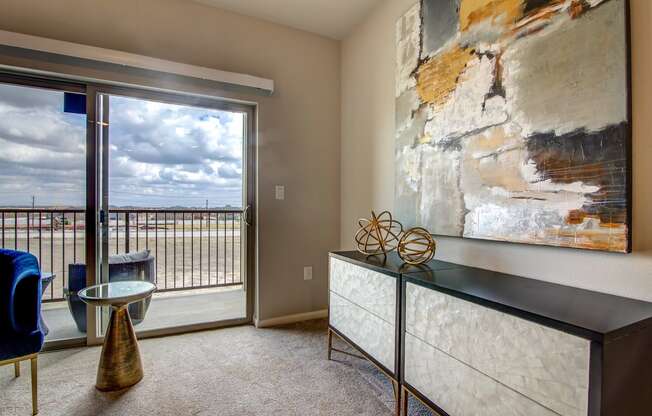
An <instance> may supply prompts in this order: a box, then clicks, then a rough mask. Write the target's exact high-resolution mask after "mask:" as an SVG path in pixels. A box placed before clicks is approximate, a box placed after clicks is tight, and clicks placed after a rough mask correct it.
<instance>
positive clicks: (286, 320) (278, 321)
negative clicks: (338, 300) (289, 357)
mask: <svg viewBox="0 0 652 416" xmlns="http://www.w3.org/2000/svg"><path fill="white" fill-rule="evenodd" d="M327 316H328V309H322V310H320V311H313V312H305V313H297V314H294V315H286V316H279V317H277V318H270V319H260V320H259V319H256V320H255V322H254V323H255V324H256V328H269V327H272V326H279V325H287V324H293V323H295V322H303V321H310V320H313V319H321V318H326V317H327Z"/></svg>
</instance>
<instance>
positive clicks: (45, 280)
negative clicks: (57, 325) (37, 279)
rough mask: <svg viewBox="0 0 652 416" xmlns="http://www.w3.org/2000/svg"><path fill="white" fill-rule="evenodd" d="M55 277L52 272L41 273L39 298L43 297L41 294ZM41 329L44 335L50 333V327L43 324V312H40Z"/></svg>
mask: <svg viewBox="0 0 652 416" xmlns="http://www.w3.org/2000/svg"><path fill="white" fill-rule="evenodd" d="M55 277H57V275H56V274H54V273H41V298H42V297H43V294H45V291H46V290H47V289H48V286H50V283H52V281H53V280H54V278H55ZM40 319H41V329H42V330H43V333H44V334H45V335H47V334H49V333H50V328H48V326H47V325H46V324H45V320H44V319H43V314H41V318H40Z"/></svg>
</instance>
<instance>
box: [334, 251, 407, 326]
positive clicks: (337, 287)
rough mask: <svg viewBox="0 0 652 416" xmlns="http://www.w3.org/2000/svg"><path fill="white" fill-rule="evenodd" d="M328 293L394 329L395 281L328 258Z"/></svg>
mask: <svg viewBox="0 0 652 416" xmlns="http://www.w3.org/2000/svg"><path fill="white" fill-rule="evenodd" d="M330 290H332V291H333V292H335V293H337V294H338V295H340V296H342V297H343V298H345V299H348V300H350V301H351V302H353V303H355V304H356V305H358V306H360V307H362V308H364V309H366V310H368V311H369V312H371V313H373V314H374V315H377V316H378V317H380V318H382V319H383V320H385V321H387V322H389V323H390V324H392V325H394V323H395V322H396V278H394V277H392V276H388V275H385V274H382V273H378V272H375V271H373V270H369V269H365V268H363V267H359V266H356V265H355V264H351V263H347V262H345V261H342V260H338V259H335V258H332V257H331V260H330Z"/></svg>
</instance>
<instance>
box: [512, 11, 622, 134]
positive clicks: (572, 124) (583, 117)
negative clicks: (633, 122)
mask: <svg viewBox="0 0 652 416" xmlns="http://www.w3.org/2000/svg"><path fill="white" fill-rule="evenodd" d="M624 13H625V8H624V7H623V2H622V0H614V1H609V2H607V3H605V4H602V5H600V7H596V8H595V9H592V10H589V11H587V12H586V13H585V14H584V15H582V16H581V18H579V19H571V18H570V17H569V15H568V14H567V13H562V14H560V15H557V16H555V17H554V22H553V23H552V24H550V25H549V26H548V27H546V28H545V29H543V30H541V31H540V32H538V33H534V34H531V35H529V36H525V37H522V38H520V39H517V40H515V41H514V42H513V43H512V44H510V45H509V47H508V48H507V50H506V51H505V53H504V55H503V58H502V64H503V67H504V77H503V83H504V86H505V91H506V93H507V96H506V98H507V104H508V109H509V113H510V114H511V115H512V121H513V122H515V123H516V124H518V125H520V126H521V128H522V130H523V136H524V137H529V136H531V135H533V134H535V133H546V132H554V133H555V134H556V135H563V134H566V133H569V132H572V131H574V130H577V129H587V130H588V131H599V130H601V129H603V128H605V127H606V126H608V125H611V124H618V123H621V122H623V121H626V120H627V79H626V77H625V74H626V73H627V55H626V54H627V47H626V38H625V32H621V31H619V30H596V28H612V27H621V26H622V25H623V23H622V22H623V21H624V19H625V16H624Z"/></svg>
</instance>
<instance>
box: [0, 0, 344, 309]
mask: <svg viewBox="0 0 652 416" xmlns="http://www.w3.org/2000/svg"><path fill="white" fill-rule="evenodd" d="M0 9H1V12H0V29H3V30H10V31H15V32H22V33H27V34H32V35H38V36H45V37H50V38H55V39H60V40H65V41H71V42H77V43H84V44H89V45H93V46H99V47H104V48H111V49H118V50H122V51H126V52H132V53H137V54H143V55H148V56H153V57H157V58H162V59H169V60H173V61H179V62H184V63H188V64H195V65H202V66H207V67H211V68H216V69H220V70H226V71H235V72H242V73H247V74H251V75H257V76H261V77H265V78H271V79H273V80H274V81H275V82H276V93H275V94H274V95H273V96H272V97H260V96H255V95H254V96H247V95H242V94H226V93H223V92H220V91H211V90H210V89H207V88H206V87H205V86H198V85H185V84H183V83H180V84H179V83H176V82H175V81H173V80H170V81H165V82H163V81H161V80H153V79H150V78H142V77H139V76H137V75H133V76H126V75H123V74H122V75H121V74H115V73H111V72H107V71H106V69H105V68H102V67H101V66H100V67H96V68H86V69H84V70H79V69H76V68H70V67H69V68H66V69H67V70H69V71H77V72H79V73H80V74H83V75H86V76H94V77H98V78H105V79H107V78H108V79H114V80H121V81H130V82H135V83H143V84H151V85H157V86H164V87H170V88H175V87H176V88H184V89H187V90H189V91H193V92H202V93H214V94H218V95H221V94H224V95H229V96H231V97H235V98H240V99H245V100H249V101H256V102H258V104H259V113H258V116H259V118H258V122H259V138H258V140H259V153H258V163H259V165H258V204H259V205H258V206H259V216H258V226H259V267H260V276H259V291H260V304H259V318H260V319H270V318H275V317H280V316H284V315H289V314H296V313H303V312H311V311H316V310H321V309H325V308H326V305H327V280H326V273H327V256H326V253H327V252H328V251H329V250H331V249H333V248H337V246H338V244H339V206H340V203H339V198H340V193H339V157H340V156H339V155H340V149H339V147H340V137H339V136H340V97H339V91H340V87H339V82H340V79H339V71H340V61H339V60H340V45H339V42H336V41H333V40H330V39H326V38H323V37H319V36H316V35H312V34H308V33H306V32H301V31H297V30H292V29H289V28H285V27H282V26H278V25H274V24H271V23H266V22H262V21H259V20H256V19H252V18H247V17H243V16H240V15H236V14H232V13H228V12H224V11H220V10H218V9H215V8H210V7H207V6H203V5H200V4H197V3H194V2H192V1H186V0H111V1H86V0H57V1H42V0H2V2H1V6H0ZM0 61H2V62H5V63H21V62H22V63H23V64H30V65H34V63H30V62H28V61H21V59H18V58H8V57H6V56H5V57H0ZM39 66H40V67H41V68H43V69H57V68H61V65H57V64H52V63H50V64H39ZM276 184H284V185H286V199H285V201H276V200H275V199H274V186H275V185H276ZM304 265H313V266H314V272H313V275H314V278H313V280H312V281H304V280H303V266H304Z"/></svg>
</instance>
